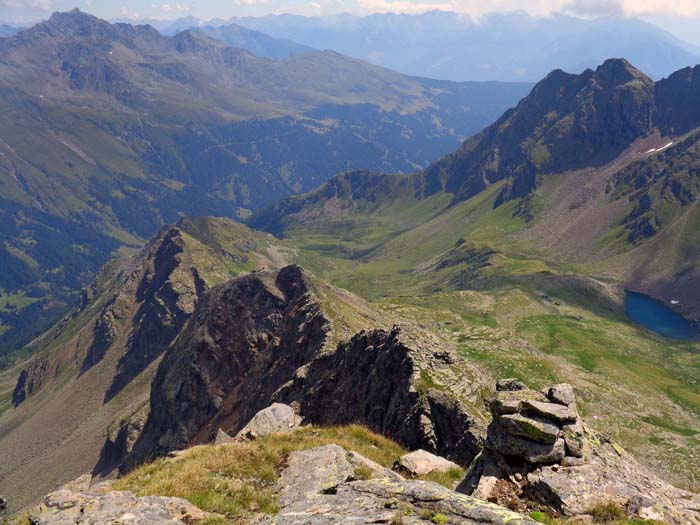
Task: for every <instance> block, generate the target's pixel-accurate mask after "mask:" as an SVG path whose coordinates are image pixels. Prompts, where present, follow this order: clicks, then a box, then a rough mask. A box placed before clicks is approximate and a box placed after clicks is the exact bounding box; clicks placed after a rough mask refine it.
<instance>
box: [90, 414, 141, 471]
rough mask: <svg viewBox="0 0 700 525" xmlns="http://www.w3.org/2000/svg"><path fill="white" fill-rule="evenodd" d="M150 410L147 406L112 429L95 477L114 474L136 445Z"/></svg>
mask: <svg viewBox="0 0 700 525" xmlns="http://www.w3.org/2000/svg"><path fill="white" fill-rule="evenodd" d="M148 408H149V407H148V405H145V406H143V407H141V408H140V409H138V410H137V411H136V412H134V413H133V414H131V415H130V416H129V417H128V418H126V419H123V420H120V421H116V422H115V423H114V424H113V425H112V426H111V427H110V429H109V430H108V432H107V439H106V441H105V444H104V446H103V447H102V450H101V451H100V459H99V460H98V462H97V464H96V465H95V468H94V469H93V471H92V474H93V475H104V474H108V473H109V472H112V471H113V470H114V469H115V468H117V467H118V466H119V464H120V463H121V461H122V460H123V459H124V458H125V457H126V456H127V455H128V454H129V453H130V452H131V451H132V450H133V448H134V444H135V443H136V441H137V439H138V438H139V436H140V435H141V432H142V431H143V427H144V425H145V424H146V419H147V418H148Z"/></svg>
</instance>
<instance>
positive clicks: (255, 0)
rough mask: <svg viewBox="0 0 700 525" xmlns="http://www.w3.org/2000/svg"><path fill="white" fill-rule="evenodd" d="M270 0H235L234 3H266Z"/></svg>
mask: <svg viewBox="0 0 700 525" xmlns="http://www.w3.org/2000/svg"><path fill="white" fill-rule="evenodd" d="M269 3H270V0H233V5H245V6H251V5H265V4H269Z"/></svg>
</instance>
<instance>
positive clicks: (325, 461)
mask: <svg viewBox="0 0 700 525" xmlns="http://www.w3.org/2000/svg"><path fill="white" fill-rule="evenodd" d="M354 475H355V468H354V467H353V466H352V464H351V463H350V462H349V461H348V460H347V452H346V451H345V449H344V448H343V447H339V446H338V445H325V446H322V447H316V448H313V449H310V450H302V451H295V452H292V453H291V454H290V455H289V460H288V461H287V468H285V469H284V471H282V474H281V476H280V479H279V481H278V482H277V484H278V487H279V502H280V505H282V506H288V505H292V504H294V503H295V502H298V501H304V500H306V499H312V498H313V497H314V496H317V495H318V494H321V493H323V492H324V491H326V490H329V489H332V488H333V487H336V486H338V485H339V484H340V483H343V482H344V481H347V480H349V479H353V477H354Z"/></svg>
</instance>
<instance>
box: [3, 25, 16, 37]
mask: <svg viewBox="0 0 700 525" xmlns="http://www.w3.org/2000/svg"><path fill="white" fill-rule="evenodd" d="M19 31H20V28H19V27H15V26H10V25H7V24H0V38H7V37H9V36H12V35H14V34H15V33H18V32H19Z"/></svg>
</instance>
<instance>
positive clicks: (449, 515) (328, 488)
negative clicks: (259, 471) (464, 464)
mask: <svg viewBox="0 0 700 525" xmlns="http://www.w3.org/2000/svg"><path fill="white" fill-rule="evenodd" d="M279 487H280V491H281V492H280V507H281V508H280V511H279V513H278V514H277V515H275V516H265V517H261V518H259V519H258V520H257V521H256V522H255V523H257V524H276V525H332V524H336V523H347V524H370V523H404V524H407V525H408V524H423V525H428V524H430V523H464V524H471V525H482V524H483V525H486V524H492V525H506V524H508V525H534V524H535V522H534V521H532V520H531V519H529V518H526V517H524V516H521V515H518V514H516V513H514V512H512V511H509V510H507V509H505V508H503V507H499V506H497V505H493V504H491V503H486V502H485V501H481V500H478V499H476V498H473V497H469V496H465V495H463V494H458V493H456V492H453V491H451V490H449V489H446V488H445V487H442V486H441V485H437V484H435V483H430V482H424V481H410V480H402V479H397V478H383V479H370V480H356V479H354V470H353V469H352V465H351V464H350V463H349V462H348V461H347V453H346V451H345V450H344V449H343V448H341V447H338V446H336V445H328V446H324V447H317V448H314V449H311V450H307V451H303V452H293V453H292V454H290V458H289V464H288V466H287V467H286V468H285V469H284V470H283V472H282V474H281V477H280V481H279Z"/></svg>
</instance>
